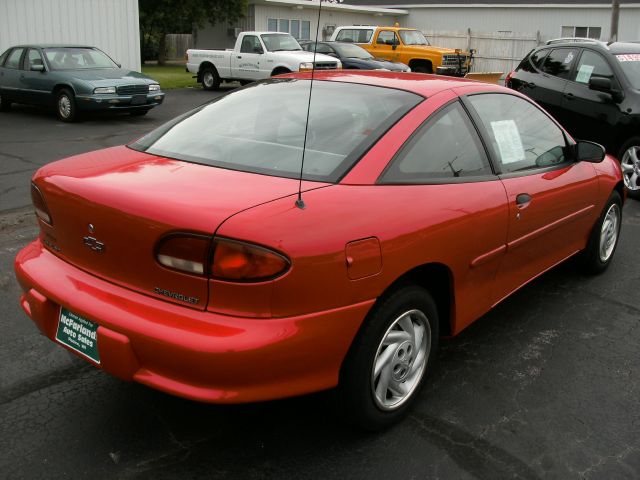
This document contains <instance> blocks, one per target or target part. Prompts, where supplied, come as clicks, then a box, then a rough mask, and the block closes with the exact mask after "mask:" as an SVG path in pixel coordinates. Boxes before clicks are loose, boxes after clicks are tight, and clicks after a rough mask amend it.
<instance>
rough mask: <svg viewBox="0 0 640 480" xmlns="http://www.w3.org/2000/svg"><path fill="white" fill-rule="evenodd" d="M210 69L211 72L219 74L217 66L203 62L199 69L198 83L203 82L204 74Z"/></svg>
mask: <svg viewBox="0 0 640 480" xmlns="http://www.w3.org/2000/svg"><path fill="white" fill-rule="evenodd" d="M207 68H210V69H211V70H213V71H214V72H216V73H218V69H217V68H216V66H215V65H214V64H213V63H211V62H202V63H201V64H200V67H198V78H197V80H198V82H202V72H204V70H205V69H207Z"/></svg>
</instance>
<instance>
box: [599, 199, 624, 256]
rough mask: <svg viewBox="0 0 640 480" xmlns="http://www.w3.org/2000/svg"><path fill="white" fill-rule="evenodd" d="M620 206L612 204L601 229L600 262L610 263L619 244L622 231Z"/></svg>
mask: <svg viewBox="0 0 640 480" xmlns="http://www.w3.org/2000/svg"><path fill="white" fill-rule="evenodd" d="M621 217H622V215H621V214H620V206H619V205H618V204H617V203H613V204H611V206H610V207H609V210H607V214H606V215H605V217H604V220H603V222H602V227H601V228H600V250H599V252H600V261H601V262H603V263H604V262H608V261H609V259H610V258H611V256H612V255H613V251H614V250H615V248H616V244H617V243H618V232H619V231H620V219H621Z"/></svg>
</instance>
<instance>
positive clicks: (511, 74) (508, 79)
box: [504, 70, 516, 87]
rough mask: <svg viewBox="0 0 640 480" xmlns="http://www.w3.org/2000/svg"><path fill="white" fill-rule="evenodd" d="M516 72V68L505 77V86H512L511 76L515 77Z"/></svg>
mask: <svg viewBox="0 0 640 480" xmlns="http://www.w3.org/2000/svg"><path fill="white" fill-rule="evenodd" d="M514 73H516V71H515V70H514V71H512V72H509V73H508V74H507V76H506V77H505V78H504V86H505V87H510V86H511V77H513V74H514Z"/></svg>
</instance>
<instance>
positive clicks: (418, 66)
mask: <svg viewBox="0 0 640 480" xmlns="http://www.w3.org/2000/svg"><path fill="white" fill-rule="evenodd" d="M409 68H411V71H412V72H422V73H433V63H431V60H424V59H420V58H418V59H416V58H414V59H412V60H409Z"/></svg>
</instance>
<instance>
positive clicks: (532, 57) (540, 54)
mask: <svg viewBox="0 0 640 480" xmlns="http://www.w3.org/2000/svg"><path fill="white" fill-rule="evenodd" d="M548 53H549V49H548V48H544V49H542V50H534V51H532V52H530V53H529V55H528V56H527V57H525V59H524V60H523V61H522V62H521V63H520V66H519V68H520V69H521V70H524V71H525V72H531V73H535V71H536V69H540V67H541V65H542V61H543V60H544V58H545V57H546V56H547V54H548Z"/></svg>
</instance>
